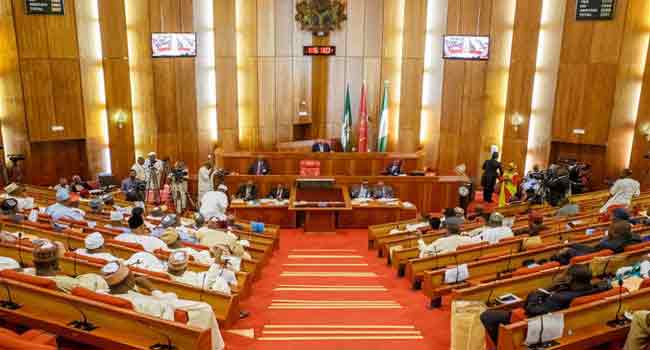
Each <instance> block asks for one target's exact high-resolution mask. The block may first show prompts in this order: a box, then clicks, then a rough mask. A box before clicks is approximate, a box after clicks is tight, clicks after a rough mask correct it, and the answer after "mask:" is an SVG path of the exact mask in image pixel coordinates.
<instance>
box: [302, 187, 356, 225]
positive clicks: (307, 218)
mask: <svg viewBox="0 0 650 350" xmlns="http://www.w3.org/2000/svg"><path fill="white" fill-rule="evenodd" d="M289 203H290V204H289V211H294V212H298V213H302V214H304V228H305V232H314V233H323V232H336V216H337V214H338V213H341V212H345V211H351V210H352V205H351V204H350V194H349V192H348V188H347V186H345V185H338V184H336V185H334V186H333V187H331V188H298V187H297V186H296V184H295V183H294V185H293V186H292V189H291V198H290V199H289ZM301 203H312V204H310V205H307V206H303V205H302V204H301ZM313 203H319V204H318V205H315V204H313ZM328 203H342V205H341V206H320V204H328Z"/></svg>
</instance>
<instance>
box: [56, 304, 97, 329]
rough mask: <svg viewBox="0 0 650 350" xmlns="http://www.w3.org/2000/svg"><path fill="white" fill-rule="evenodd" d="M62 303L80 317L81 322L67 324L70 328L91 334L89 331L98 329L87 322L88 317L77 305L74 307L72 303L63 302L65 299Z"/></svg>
mask: <svg viewBox="0 0 650 350" xmlns="http://www.w3.org/2000/svg"><path fill="white" fill-rule="evenodd" d="M63 301H64V302H65V303H66V304H68V305H70V306H72V307H73V308H74V309H75V310H77V312H78V313H79V314H80V315H81V320H74V321H71V322H69V323H68V326H71V327H72V328H76V329H80V330H82V331H86V332H91V331H93V330H95V329H97V328H98V327H97V326H95V325H94V324H92V323H90V322H89V321H88V317H87V316H86V314H85V313H84V312H83V311H82V310H81V309H80V308H79V307H78V306H77V305H75V303H73V302H71V301H69V300H65V299H63Z"/></svg>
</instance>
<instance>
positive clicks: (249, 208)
mask: <svg viewBox="0 0 650 350" xmlns="http://www.w3.org/2000/svg"><path fill="white" fill-rule="evenodd" d="M230 210H231V211H232V213H233V214H234V215H235V216H236V217H237V218H240V219H244V220H254V221H261V222H264V223H270V224H275V225H280V226H282V227H284V228H295V227H298V223H299V222H301V220H303V218H302V213H301V212H296V211H294V210H290V209H289V205H288V204H285V205H269V204H260V205H251V204H246V203H243V204H241V203H233V204H231V205H230ZM416 217H417V209H416V208H415V207H406V206H404V205H401V204H400V205H397V206H396V205H388V204H385V203H381V202H377V201H372V202H370V203H368V205H358V204H353V205H352V210H346V211H339V212H338V213H337V218H336V220H337V222H336V226H337V227H338V228H366V227H368V226H370V225H378V224H383V223H387V222H394V221H400V220H409V219H415V218H416Z"/></svg>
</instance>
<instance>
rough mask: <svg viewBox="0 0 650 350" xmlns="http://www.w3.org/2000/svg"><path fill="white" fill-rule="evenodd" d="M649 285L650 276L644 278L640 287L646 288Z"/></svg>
mask: <svg viewBox="0 0 650 350" xmlns="http://www.w3.org/2000/svg"><path fill="white" fill-rule="evenodd" d="M648 287H650V278H644V279H643V281H642V282H641V285H639V289H645V288H648Z"/></svg>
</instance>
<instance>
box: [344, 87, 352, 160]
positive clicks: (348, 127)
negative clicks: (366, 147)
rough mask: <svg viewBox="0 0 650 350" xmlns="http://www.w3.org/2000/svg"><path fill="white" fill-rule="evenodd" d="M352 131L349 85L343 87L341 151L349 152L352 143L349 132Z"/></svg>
mask: <svg viewBox="0 0 650 350" xmlns="http://www.w3.org/2000/svg"><path fill="white" fill-rule="evenodd" d="M351 132H352V107H351V106H350V85H349V84H348V85H347V87H346V89H345V107H344V109H343V124H342V125H341V146H342V147H343V152H350V148H351V147H352V143H351V142H350V134H351Z"/></svg>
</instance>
